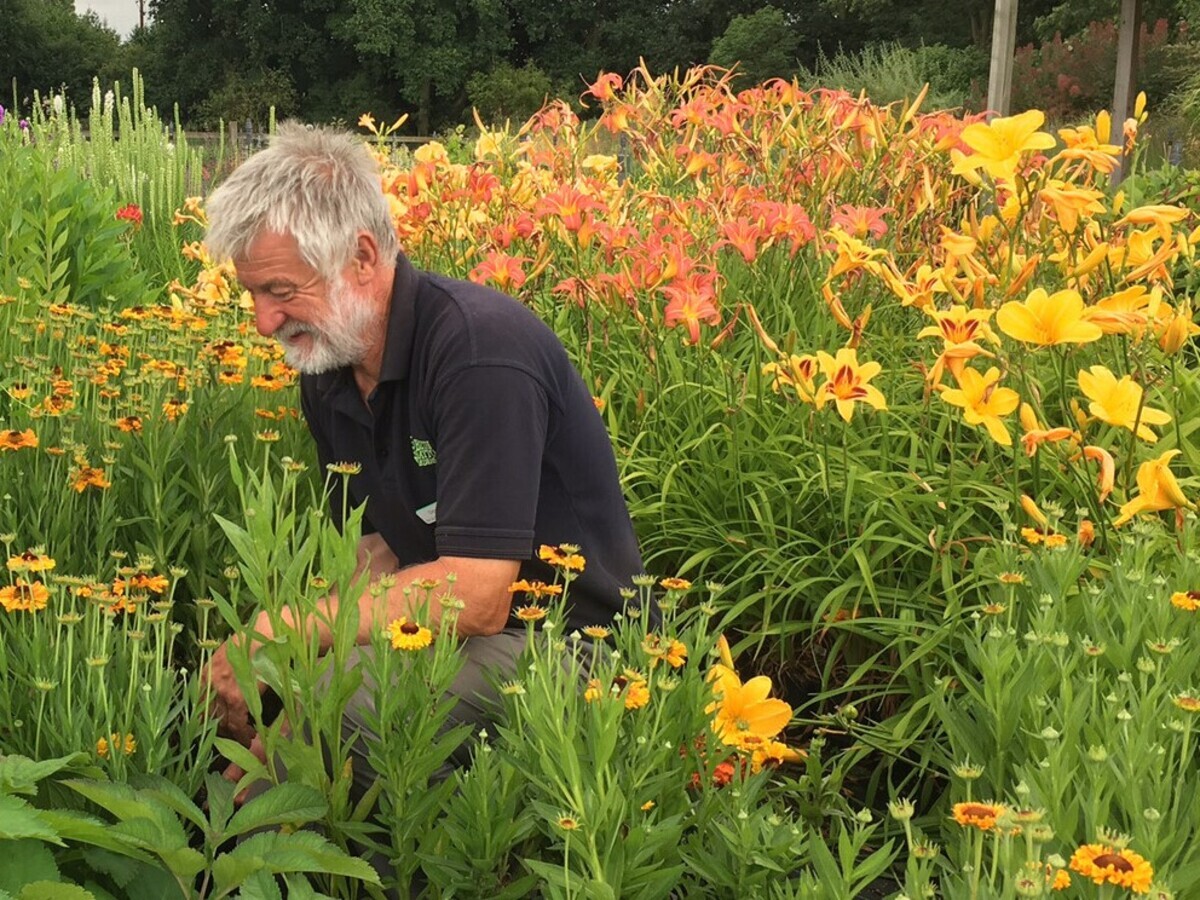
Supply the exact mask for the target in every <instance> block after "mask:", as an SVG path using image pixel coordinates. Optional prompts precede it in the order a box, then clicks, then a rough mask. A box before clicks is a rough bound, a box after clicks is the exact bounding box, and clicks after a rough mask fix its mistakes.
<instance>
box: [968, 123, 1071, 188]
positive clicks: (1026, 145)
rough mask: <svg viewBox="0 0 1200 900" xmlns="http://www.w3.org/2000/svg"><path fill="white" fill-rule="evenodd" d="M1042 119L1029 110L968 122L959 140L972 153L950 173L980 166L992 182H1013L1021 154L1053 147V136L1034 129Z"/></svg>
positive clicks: (971, 169) (1039, 125)
mask: <svg viewBox="0 0 1200 900" xmlns="http://www.w3.org/2000/svg"><path fill="white" fill-rule="evenodd" d="M1045 121H1046V115H1045V113H1043V112H1042V111H1041V110H1038V109H1031V110H1029V111H1028V112H1023V113H1021V114H1020V115H1016V116H1007V117H1004V118H997V119H992V121H991V122H988V123H987V124H984V123H983V122H976V123H975V124H974V125H968V126H967V127H966V128H964V129H963V131H962V141H963V143H964V144H966V145H967V146H968V147H970V148H971V150H972V151H973V152H972V153H971V154H969V155H967V156H965V157H963V158H962V159H960V160H959V161H958V162H957V163H956V164H955V166H954V173H955V174H956V175H961V174H963V172H964V171H973V170H975V169H983V170H984V171H985V172H987V173H988V174H989V175H991V176H992V178H993V179H994V180H996V181H1008V182H1011V181H1013V180H1014V178H1015V177H1016V172H1017V166H1018V165H1019V164H1020V162H1021V154H1023V153H1027V152H1029V151H1032V150H1049V149H1050V148H1051V147H1053V146H1054V144H1055V141H1054V137H1053V136H1052V135H1049V134H1046V132H1044V131H1039V130H1038V129H1039V128H1041V127H1042V123H1043V122H1045Z"/></svg>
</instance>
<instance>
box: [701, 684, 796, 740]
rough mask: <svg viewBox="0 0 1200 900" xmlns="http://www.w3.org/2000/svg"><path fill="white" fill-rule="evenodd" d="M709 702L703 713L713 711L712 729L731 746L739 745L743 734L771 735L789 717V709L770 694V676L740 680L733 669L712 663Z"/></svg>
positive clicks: (790, 714)
mask: <svg viewBox="0 0 1200 900" xmlns="http://www.w3.org/2000/svg"><path fill="white" fill-rule="evenodd" d="M709 677H710V678H711V680H712V682H713V696H714V697H716V698H717V699H715V700H714V701H713V702H712V703H710V704H709V705H708V706H707V707H705V712H707V713H712V714H713V731H715V732H716V733H717V735H718V736H719V737H720V738H721V740H722V741H723V742H724V743H726V744H729V745H731V746H735V747H740V746H742V742H743V740H744V739H746V738H747V737H750V738H773V737H775V735H777V734H779V732H781V731H782V730H783V729H784V728H785V727H786V726H787V723H788V722H790V721H791V719H792V708H791V707H790V706H788V704H787V703H785V702H784V701H783V700H777V699H774V698H772V697H770V696H769V695H770V693H771V679H770V678H768V677H767V676H765V675H759V676H758V677H756V678H751V679H750V680H749V681H747V682H745V683H744V684H743V683H742V680H741V678H740V677H738V674H737V672H735V671H733V670H732V669H728V668H726V667H725V666H720V665H718V666H714V667H713V669H712V673H711V674H710V676H709Z"/></svg>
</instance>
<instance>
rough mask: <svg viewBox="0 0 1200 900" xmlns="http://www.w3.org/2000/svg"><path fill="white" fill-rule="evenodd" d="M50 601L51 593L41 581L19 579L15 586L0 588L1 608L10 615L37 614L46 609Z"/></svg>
mask: <svg viewBox="0 0 1200 900" xmlns="http://www.w3.org/2000/svg"><path fill="white" fill-rule="evenodd" d="M49 599H50V591H49V589H48V588H47V587H46V586H45V585H44V584H42V583H41V582H40V581H34V582H29V581H26V580H25V579H24V578H18V579H17V580H16V582H15V583H14V584H10V585H7V586H6V587H2V588H0V606H2V607H4V611H5V612H8V613H12V612H37V611H38V610H39V609H45V608H46V601H47V600H49Z"/></svg>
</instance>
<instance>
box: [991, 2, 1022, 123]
mask: <svg viewBox="0 0 1200 900" xmlns="http://www.w3.org/2000/svg"><path fill="white" fill-rule="evenodd" d="M1016 53H1017V0H996V15H995V19H994V20H993V22H992V65H991V71H990V72H989V75H988V99H987V105H988V110H989V112H991V113H994V114H996V115H999V116H1007V115H1008V114H1009V112H1010V111H1011V109H1010V108H1011V106H1012V76H1013V58H1014V57H1015V56H1016Z"/></svg>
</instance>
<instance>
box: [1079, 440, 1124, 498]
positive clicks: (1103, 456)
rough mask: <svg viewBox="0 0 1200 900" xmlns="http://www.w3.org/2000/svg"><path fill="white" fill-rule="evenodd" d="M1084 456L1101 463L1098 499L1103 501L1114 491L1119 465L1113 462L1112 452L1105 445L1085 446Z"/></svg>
mask: <svg viewBox="0 0 1200 900" xmlns="http://www.w3.org/2000/svg"><path fill="white" fill-rule="evenodd" d="M1083 458H1084V459H1088V460H1091V461H1092V462H1098V463H1100V495H1099V497H1098V499H1099V501H1100V502H1101V503H1103V502H1104V501H1105V500H1107V499H1108V495H1109V494H1111V493H1112V491H1113V481H1114V480H1115V478H1116V471H1117V467H1116V464H1115V463H1114V462H1113V458H1112V454H1111V453H1109V452H1108V451H1107V450H1105V449H1104V448H1103V447H1094V446H1090V445H1089V446H1087V447H1084V448H1083Z"/></svg>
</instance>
